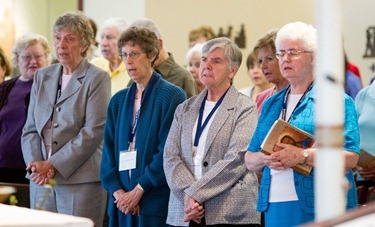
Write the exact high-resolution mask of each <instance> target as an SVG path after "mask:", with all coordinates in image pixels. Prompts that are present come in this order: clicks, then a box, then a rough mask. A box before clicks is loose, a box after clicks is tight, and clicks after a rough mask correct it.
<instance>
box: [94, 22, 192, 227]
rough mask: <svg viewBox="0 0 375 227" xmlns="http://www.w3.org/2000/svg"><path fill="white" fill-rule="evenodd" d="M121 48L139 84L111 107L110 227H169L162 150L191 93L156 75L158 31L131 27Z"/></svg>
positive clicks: (106, 169) (107, 152)
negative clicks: (183, 104) (156, 33)
mask: <svg viewBox="0 0 375 227" xmlns="http://www.w3.org/2000/svg"><path fill="white" fill-rule="evenodd" d="M118 48H119V52H120V57H121V58H122V60H123V61H124V63H125V64H126V68H127V71H128V73H129V76H130V77H131V79H132V80H133V81H134V83H132V85H131V86H130V87H129V88H126V89H124V90H121V91H120V92H118V93H116V95H114V96H113V98H112V99H111V102H110V105H109V107H108V115H107V123H106V128H105V133H104V149H103V160H102V165H101V170H100V175H101V179H102V184H103V186H104V188H105V189H106V190H107V191H108V192H109V194H110V196H109V204H108V206H109V207H108V216H109V222H110V226H134V227H135V226H165V225H166V224H165V223H166V217H167V207H168V198H169V188H168V185H167V182H166V180H165V176H164V171H163V150H164V144H165V141H166V139H167V135H168V132H169V128H170V126H171V123H172V120H173V114H174V111H175V109H176V107H177V106H178V105H179V104H180V103H182V102H183V101H185V100H186V94H185V92H184V91H183V90H182V89H181V88H179V87H177V86H175V85H173V84H171V83H169V82H167V81H165V80H164V79H162V78H161V76H160V74H158V73H156V72H155V71H154V69H153V65H154V63H155V61H156V59H157V58H158V55H159V42H158V39H157V37H156V35H155V33H154V32H152V31H150V30H148V29H146V28H136V27H131V28H129V29H127V30H126V31H125V32H124V33H122V34H121V36H120V39H119V42H118Z"/></svg>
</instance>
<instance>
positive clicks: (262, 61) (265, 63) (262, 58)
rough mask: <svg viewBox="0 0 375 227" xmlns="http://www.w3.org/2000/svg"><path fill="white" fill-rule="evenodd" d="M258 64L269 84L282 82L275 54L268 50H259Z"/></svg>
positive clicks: (263, 48)
mask: <svg viewBox="0 0 375 227" xmlns="http://www.w3.org/2000/svg"><path fill="white" fill-rule="evenodd" d="M258 64H259V67H260V69H261V70H262V73H263V75H264V76H265V77H266V79H267V80H268V81H269V82H271V83H277V82H278V81H281V80H283V76H282V75H281V72H280V69H279V62H278V60H277V58H276V54H275V53H274V52H273V51H272V50H271V49H270V48H267V47H262V48H259V50H258Z"/></svg>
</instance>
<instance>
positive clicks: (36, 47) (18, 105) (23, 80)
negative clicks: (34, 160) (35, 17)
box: [0, 34, 51, 206]
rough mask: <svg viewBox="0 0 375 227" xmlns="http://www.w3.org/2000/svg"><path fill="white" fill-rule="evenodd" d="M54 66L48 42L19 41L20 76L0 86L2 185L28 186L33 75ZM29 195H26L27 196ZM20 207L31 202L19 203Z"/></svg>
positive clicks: (14, 54) (16, 47)
mask: <svg viewBox="0 0 375 227" xmlns="http://www.w3.org/2000/svg"><path fill="white" fill-rule="evenodd" d="M50 62H51V53H50V49H49V47H48V42H47V39H46V38H45V37H44V36H41V35H38V34H28V35H24V36H22V37H20V38H19V39H17V40H16V43H15V45H14V47H13V51H12V63H13V65H15V66H17V67H18V68H19V70H20V73H21V75H20V76H18V77H16V78H13V79H11V80H7V81H4V82H3V83H1V84H0V94H1V95H0V182H10V183H24V184H25V183H28V180H27V179H26V178H25V176H26V165H25V162H24V161H23V157H22V150H21V134H22V128H23V125H24V124H25V121H26V116H27V110H28V106H29V100H30V90H31V86H32V84H33V79H34V73H35V71H37V70H38V69H40V68H43V67H45V66H47V65H48V64H49V63H50ZM26 194H27V193H26ZM19 201H20V204H18V205H21V206H29V202H28V200H27V201H23V200H22V199H20V200H19Z"/></svg>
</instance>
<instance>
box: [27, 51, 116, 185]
mask: <svg viewBox="0 0 375 227" xmlns="http://www.w3.org/2000/svg"><path fill="white" fill-rule="evenodd" d="M61 74H62V65H61V64H54V65H51V66H48V67H46V68H43V69H40V70H38V71H37V72H36V74H35V77H34V83H33V86H32V89H31V98H30V105H29V111H28V116H27V120H26V123H25V126H24V128H23V133H22V140H21V142H22V153H23V157H24V160H25V163H26V165H28V164H29V163H30V162H33V161H42V160H46V150H45V147H44V143H43V139H42V129H43V127H44V126H45V124H46V123H47V121H48V120H49V119H50V117H51V114H52V111H53V122H52V126H53V127H52V141H53V142H52V156H51V158H50V161H51V163H52V164H53V165H54V166H55V167H56V169H57V171H56V173H55V177H54V179H55V180H56V182H57V183H58V184H76V183H85V182H98V181H100V177H99V168H100V162H101V157H102V140H103V138H102V137H103V132H104V125H105V120H106V110H107V106H108V103H109V100H110V97H111V81H110V78H109V75H108V73H106V72H105V71H103V70H101V69H99V68H97V67H96V66H94V65H92V64H90V63H89V62H88V61H87V60H86V59H85V58H84V59H83V60H82V61H81V63H80V64H79V66H78V67H77V69H76V70H75V71H74V73H73V76H72V78H71V79H70V81H69V83H68V85H67V86H66V88H65V90H64V91H63V92H62V94H61V96H60V98H59V99H58V100H57V102H56V105H55V99H56V92H57V88H58V80H59V76H60V75H61Z"/></svg>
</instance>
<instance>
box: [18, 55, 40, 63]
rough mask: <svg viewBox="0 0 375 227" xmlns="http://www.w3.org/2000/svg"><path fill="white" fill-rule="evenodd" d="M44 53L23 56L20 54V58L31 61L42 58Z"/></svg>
mask: <svg viewBox="0 0 375 227" xmlns="http://www.w3.org/2000/svg"><path fill="white" fill-rule="evenodd" d="M44 56H45V55H44V54H38V55H24V56H21V59H22V60H23V61H27V62H29V61H31V60H32V59H35V61H40V60H42V59H43V57H44Z"/></svg>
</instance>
